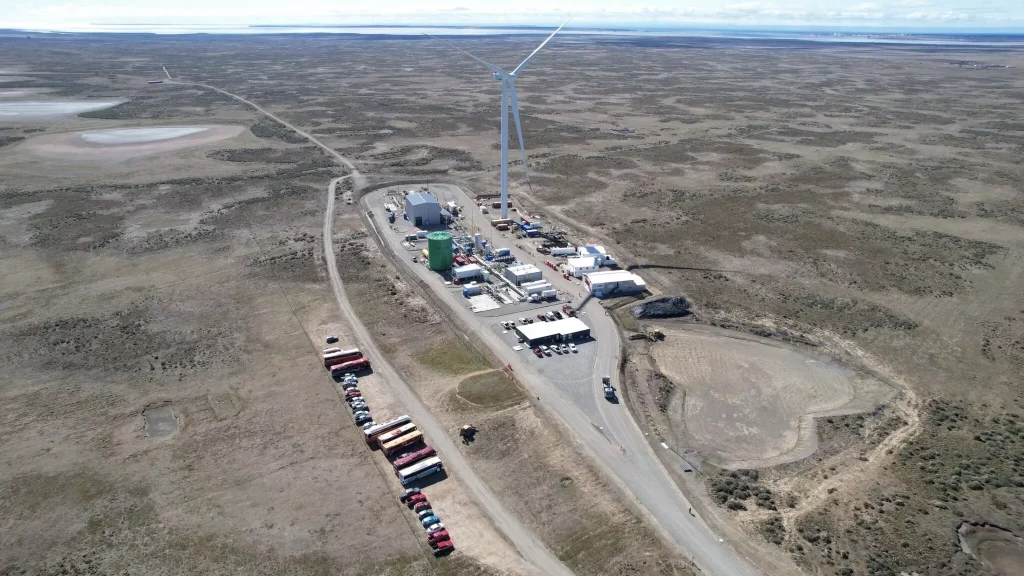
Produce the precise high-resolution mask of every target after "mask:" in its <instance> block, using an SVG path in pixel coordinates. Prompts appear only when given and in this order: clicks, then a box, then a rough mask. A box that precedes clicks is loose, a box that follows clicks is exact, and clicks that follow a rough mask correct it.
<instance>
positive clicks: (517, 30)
mask: <svg viewBox="0 0 1024 576" xmlns="http://www.w3.org/2000/svg"><path fill="white" fill-rule="evenodd" d="M551 30H552V28H546V27H545V28H541V27H535V26H522V27H488V26H330V25H325V26H312V25H311V26H243V25H234V26H233V25H227V26H220V25H176V24H132V25H126V24H90V25H88V26H82V27H79V28H74V29H65V30H32V31H28V32H36V33H39V32H53V33H119V34H125V33H135V34H355V35H373V36H420V35H422V34H433V35H438V36H499V35H509V34H550V33H551ZM562 34H563V35H589V36H593V35H604V36H633V37H693V38H732V39H740V40H800V41H811V42H847V43H848V42H855V43H870V44H912V45H913V44H919V45H932V46H957V45H961V46H1024V34H986V33H949V32H947V33H904V34H899V33H885V32H828V31H822V30H815V31H793V30H790V31H783V30H739V29H732V30H727V29H692V28H583V27H580V28H566V29H565V30H563V31H562Z"/></svg>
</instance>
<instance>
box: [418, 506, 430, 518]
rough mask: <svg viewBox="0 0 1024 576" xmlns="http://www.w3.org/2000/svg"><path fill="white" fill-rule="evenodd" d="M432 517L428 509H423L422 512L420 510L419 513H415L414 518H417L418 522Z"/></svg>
mask: <svg viewBox="0 0 1024 576" xmlns="http://www.w3.org/2000/svg"><path fill="white" fill-rule="evenodd" d="M433 515H434V511H433V510H431V509H430V508H424V509H423V510H420V511H419V512H416V517H417V518H419V519H420V520H423V519H425V518H430V517H431V516H433Z"/></svg>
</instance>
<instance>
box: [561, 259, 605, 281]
mask: <svg viewBox="0 0 1024 576" xmlns="http://www.w3.org/2000/svg"><path fill="white" fill-rule="evenodd" d="M565 265H566V266H567V267H568V268H569V274H571V275H573V276H575V277H577V278H582V277H583V275H584V274H589V273H590V272H596V271H597V269H598V268H599V266H598V265H597V259H596V258H594V257H592V256H581V257H579V258H568V259H566V261H565Z"/></svg>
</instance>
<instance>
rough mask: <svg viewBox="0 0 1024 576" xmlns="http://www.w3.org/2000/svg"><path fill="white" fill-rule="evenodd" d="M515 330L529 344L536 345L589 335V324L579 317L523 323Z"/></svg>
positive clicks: (566, 340) (577, 338)
mask: <svg viewBox="0 0 1024 576" xmlns="http://www.w3.org/2000/svg"><path fill="white" fill-rule="evenodd" d="M515 331H516V334H517V335H518V336H520V337H522V338H523V339H524V340H526V343H527V344H529V345H530V346H538V345H540V344H547V343H548V342H568V341H569V340H579V339H581V338H589V337H590V326H587V325H586V324H584V323H583V321H582V320H580V319H579V318H566V319H564V320H555V321H554V322H537V323H536V324H523V325H520V326H516V328H515Z"/></svg>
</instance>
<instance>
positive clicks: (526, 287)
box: [519, 280, 552, 296]
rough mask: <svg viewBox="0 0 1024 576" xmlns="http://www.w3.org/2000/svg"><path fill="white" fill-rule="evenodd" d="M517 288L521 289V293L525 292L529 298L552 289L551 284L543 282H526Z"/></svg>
mask: <svg viewBox="0 0 1024 576" xmlns="http://www.w3.org/2000/svg"><path fill="white" fill-rule="evenodd" d="M519 287H520V288H522V290H523V292H526V295H527V296H529V295H530V294H540V293H542V292H544V291H545V290H551V289H552V287H551V283H550V282H545V281H544V280H538V281H536V282H527V283H526V284H521V285H520V286H519Z"/></svg>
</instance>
